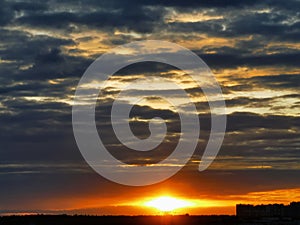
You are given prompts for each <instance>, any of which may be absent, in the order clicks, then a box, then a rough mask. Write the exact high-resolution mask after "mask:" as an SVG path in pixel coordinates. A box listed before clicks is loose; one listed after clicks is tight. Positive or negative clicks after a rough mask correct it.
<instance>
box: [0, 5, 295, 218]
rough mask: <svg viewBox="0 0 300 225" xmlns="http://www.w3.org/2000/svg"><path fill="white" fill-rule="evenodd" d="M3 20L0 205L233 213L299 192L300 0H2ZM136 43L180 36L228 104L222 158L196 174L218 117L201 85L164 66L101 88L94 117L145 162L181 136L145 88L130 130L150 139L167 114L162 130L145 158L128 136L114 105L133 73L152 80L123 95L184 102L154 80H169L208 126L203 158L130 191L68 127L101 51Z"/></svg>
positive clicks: (134, 159) (130, 158) (145, 67)
mask: <svg viewBox="0 0 300 225" xmlns="http://www.w3.org/2000/svg"><path fill="white" fill-rule="evenodd" d="M0 29H1V32H0V63H1V64H0V214H5V213H31V212H39V213H40V212H43V213H90V214H99V215H102V214H128V215H134V214H156V213H159V211H157V210H155V209H152V208H149V207H148V206H147V205H146V204H145V202H147V201H150V200H151V199H153V198H157V197H160V196H172V197H175V198H178V199H184V200H187V201H189V202H191V203H193V204H191V206H187V207H184V208H183V209H181V210H178V211H174V213H190V214H234V213H235V204H237V203H253V204H262V203H264V204H266V203H284V204H288V203H289V202H291V201H300V178H299V174H300V136H299V135H300V115H299V111H300V90H299V88H300V42H299V37H300V1H298V0H286V1H281V0H265V1H261V0H244V1H241V0H231V1H225V0H224V1H221V0H220V1H219V0H201V1H200V0H199V1H196V0H195V1H190V0H184V1H180V0H172V1H171V0H166V1H159V0H145V1H138V0H133V1H123V0H99V1H98V0H74V1H73V0H61V1H58V0H49V1H33V0H23V1H21V0H20V1H19V0H11V1H0ZM141 40H163V41H170V42H173V43H176V44H179V45H181V46H183V47H186V48H188V49H190V50H191V51H193V52H194V53H196V54H197V55H199V56H200V57H201V58H202V59H203V60H204V61H205V62H206V64H207V65H208V66H209V67H210V69H211V70H212V72H213V74H214V75H215V77H216V79H217V81H218V82H219V84H220V86H221V88H222V91H223V96H224V98H225V100H226V106H227V109H226V112H227V131H226V134H225V138H224V142H223V145H222V147H221V149H220V152H219V154H218V156H217V158H216V159H215V160H214V162H213V163H212V165H211V166H210V167H209V168H208V170H206V171H203V172H199V171H198V165H199V161H200V159H201V155H202V153H203V151H204V149H205V146H206V144H207V140H208V136H209V133H210V121H211V117H210V111H209V107H208V104H207V101H206V99H205V96H204V95H203V93H202V92H201V89H200V88H199V87H197V86H196V85H195V84H194V83H193V80H192V79H191V78H190V76H189V75H188V74H185V73H184V72H183V71H181V70H179V69H177V68H175V67H172V66H169V65H165V64H161V63H150V62H146V63H139V64H134V65H130V66H128V67H126V68H124V69H122V70H120V71H118V73H116V74H115V75H114V76H112V77H111V78H110V80H109V81H108V87H107V88H106V89H105V91H104V92H103V95H101V96H99V101H98V102H97V103H98V107H97V110H96V116H95V117H96V121H97V128H98V132H99V136H100V137H101V138H102V140H103V142H104V144H105V146H106V147H107V148H108V149H109V151H110V153H111V154H112V155H113V156H115V157H116V158H118V159H119V160H122V161H123V162H126V163H129V164H130V165H132V164H134V165H136V164H143V165H144V166H146V167H151V166H153V165H154V164H155V163H159V162H160V161H161V160H163V159H164V158H166V157H167V156H168V155H169V154H171V152H172V151H173V150H174V148H175V147H176V145H177V143H178V140H179V137H180V134H181V133H180V121H179V117H178V112H176V111H175V110H173V108H172V107H170V104H169V103H167V102H166V101H163V100H162V99H159V98H155V97H151V98H147V99H144V101H140V102H139V103H138V104H136V105H135V107H134V108H133V111H132V118H131V120H130V124H131V129H132V131H133V133H134V134H136V135H137V136H138V137H140V138H145V137H147V135H149V131H148V129H147V121H148V120H149V119H151V118H152V117H157V116H160V117H162V118H163V119H165V120H166V121H167V126H168V133H167V136H166V138H165V140H164V142H163V144H162V145H159V146H158V147H157V149H154V150H152V151H149V152H138V153H137V152H133V151H132V150H128V149H126V148H124V146H121V145H120V143H119V141H118V140H117V138H116V137H115V136H114V133H113V130H112V128H111V123H110V119H109V116H110V109H111V104H112V102H113V100H114V98H115V97H116V96H117V94H118V93H119V91H120V90H121V88H122V87H123V86H124V85H128V84H130V82H132V81H133V80H135V79H137V78H143V79H146V80H147V81H149V82H152V84H155V85H154V86H147V85H142V86H139V87H135V88H133V89H132V90H131V92H130V93H129V95H128V96H126V97H127V99H124V104H130V103H132V102H131V101H130V100H131V98H132V97H133V96H140V95H143V94H144V93H147V94H148V95H153V96H155V94H158V93H159V94H160V95H166V96H169V97H172V98H174V99H175V100H176V101H177V102H179V103H180V104H182V108H181V109H182V110H183V111H184V104H185V99H181V98H179V97H176V96H175V95H174V90H173V89H172V86H168V84H165V83H163V81H162V80H160V79H159V77H160V78H161V77H165V78H167V79H168V80H169V81H172V82H176V83H179V84H181V85H182V87H183V89H184V90H186V92H187V93H188V94H189V96H190V99H191V100H192V101H193V103H194V104H195V106H196V108H197V110H198V113H199V114H198V115H199V119H200V127H201V133H200V137H199V140H198V145H197V148H196V150H195V153H194V155H193V157H192V158H191V160H190V161H189V163H188V164H187V165H186V166H185V167H184V168H183V169H182V170H180V172H179V173H177V174H176V175H175V176H173V177H171V178H170V179H168V180H166V181H163V182H161V183H158V184H154V185H150V186H143V187H129V186H124V185H120V184H116V183H113V182H111V181H108V180H107V179H105V178H103V177H101V176H100V175H98V174H97V173H96V172H94V171H93V169H91V168H90V167H89V165H88V164H87V163H86V161H85V160H84V158H83V157H82V155H81V153H80V151H79V149H78V147H77V145H76V142H75V139H74V135H73V129H72V104H73V98H74V94H75V90H76V86H77V84H78V82H79V80H80V78H81V76H82V75H83V73H84V71H85V70H86V69H87V68H88V66H89V65H90V64H91V63H92V62H93V61H94V60H95V59H96V58H98V57H99V56H100V55H102V54H103V53H106V52H108V51H109V50H110V49H112V48H114V47H117V46H119V45H122V44H127V43H130V42H132V41H141ZM162 47H163V46H162ZM128 54H130V53H128ZM89 85H90V86H88V87H89V88H98V87H99V84H98V83H97V82H94V83H93V82H92V83H90V84H89ZM167 166H170V167H172V166H179V165H177V164H176V163H174V164H170V165H167Z"/></svg>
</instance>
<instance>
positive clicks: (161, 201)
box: [144, 196, 195, 212]
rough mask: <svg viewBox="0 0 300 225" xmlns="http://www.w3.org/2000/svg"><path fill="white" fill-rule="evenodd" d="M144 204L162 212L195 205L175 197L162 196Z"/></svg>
mask: <svg viewBox="0 0 300 225" xmlns="http://www.w3.org/2000/svg"><path fill="white" fill-rule="evenodd" d="M144 205H145V206H147V207H153V208H155V209H158V210H160V211H162V212H171V211H173V210H175V209H179V208H185V207H192V206H194V205H195V203H193V202H190V201H187V200H183V199H178V198H174V197H169V196H162V197H158V198H155V199H153V200H150V201H147V202H145V203H144Z"/></svg>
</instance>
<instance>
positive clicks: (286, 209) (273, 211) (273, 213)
mask: <svg viewBox="0 0 300 225" xmlns="http://www.w3.org/2000/svg"><path fill="white" fill-rule="evenodd" d="M236 215H237V216H238V217H245V218H254V217H255V218H261V217H280V218H282V217H290V218H298V219H299V218H300V202H291V203H290V204H289V205H283V204H269V205H249V204H248V205H245V204H237V205H236Z"/></svg>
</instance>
